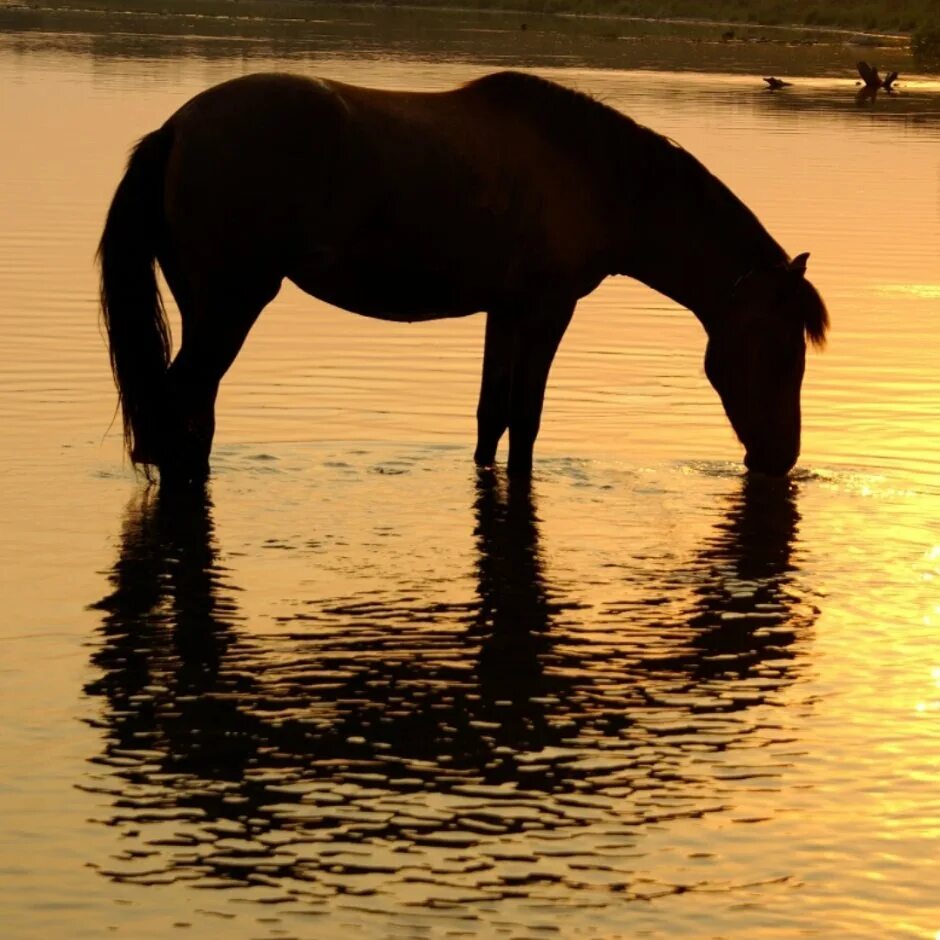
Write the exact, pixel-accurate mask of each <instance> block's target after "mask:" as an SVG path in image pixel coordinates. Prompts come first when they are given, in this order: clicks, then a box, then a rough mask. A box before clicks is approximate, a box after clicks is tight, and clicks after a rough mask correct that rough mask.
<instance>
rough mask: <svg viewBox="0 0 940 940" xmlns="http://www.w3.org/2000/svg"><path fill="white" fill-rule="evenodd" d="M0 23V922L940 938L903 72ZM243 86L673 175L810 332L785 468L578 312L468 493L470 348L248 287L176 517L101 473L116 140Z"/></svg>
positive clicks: (610, 286)
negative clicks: (430, 107)
mask: <svg viewBox="0 0 940 940" xmlns="http://www.w3.org/2000/svg"><path fill="white" fill-rule="evenodd" d="M206 9H208V8H206ZM272 9H273V8H272ZM277 9H278V10H280V9H282V8H280V7H278V8H277ZM0 12H2V13H3V15H4V18H3V20H2V22H3V24H4V29H5V32H3V33H2V34H0V88H2V89H3V91H2V97H0V119H2V126H3V128H4V130H3V141H4V145H3V151H4V160H3V163H2V167H0V187H2V190H0V191H2V194H3V195H2V205H3V211H2V212H0V311H2V313H0V316H2V324H3V330H2V341H0V389H2V394H0V418H2V422H0V427H2V432H0V433H2V435H3V448H2V456H0V472H2V476H3V488H2V496H0V500H2V505H0V514H2V518H3V530H2V533H3V534H2V537H0V584H2V592H3V593H2V596H3V599H4V610H5V613H6V616H5V618H4V620H3V626H2V628H0V643H2V650H3V655H2V660H0V727H2V728H3V729H4V732H3V747H2V749H0V813H2V816H3V822H2V825H0V876H2V877H0V917H2V922H3V924H4V936H8V937H11V938H17V940H18V938H32V937H49V936H68V937H84V936H88V937H97V936H102V935H105V934H109V935H114V934H116V935H119V936H120V935H124V936H128V937H133V938H151V937H153V938H163V937H167V936H172V935H175V934H177V933H178V934H179V935H181V936H193V937H216V936H219V935H221V934H222V933H224V934H225V935H226V936H230V937H246V938H247V937H288V936H292V937H314V936H315V937H340V936H342V937H352V936H362V937H386V936H388V937H458V936H481V937H491V936H492V937H498V936H506V937H526V938H528V937H546V936H563V937H591V938H595V937H605V938H609V937H631V938H632V937H670V938H671V937H688V938H700V937H736V938H737V937H742V938H743V937H748V938H751V937H757V938H775V937H780V938H792V937H794V936H820V937H831V936H845V937H853V938H854V937H879V938H881V937H886V936H890V937H921V938H925V937H930V938H932V937H934V936H935V935H936V933H937V931H938V930H940V902H938V900H937V895H936V890H935V887H934V886H935V884H936V883H937V881H938V877H940V871H938V869H940V861H938V859H940V852H938V837H940V798H938V796H937V794H938V792H940V791H938V782H940V769H938V758H937V754H938V746H940V655H938V651H937V650H938V647H937V637H938V631H940V628H938V621H940V601H938V593H937V584H938V578H940V487H938V484H937V473H936V468H937V466H938V461H940V453H938V447H940V443H938V442H940V425H938V417H937V416H938V414H940V385H938V380H937V377H936V364H935V355H934V351H935V350H936V349H937V348H938V340H940V318H938V316H937V312H938V308H937V305H938V301H940V282H938V275H937V261H936V259H937V257H938V247H940V244H938V242H940V231H938V219H940V199H938V178H940V177H938V161H937V153H938V140H940V82H937V81H936V80H935V79H934V78H933V77H931V76H930V75H926V74H920V75H910V78H909V79H908V81H907V83H906V85H905V86H904V87H903V88H902V92H903V93H902V94H901V95H899V96H897V97H896V98H893V99H887V98H879V100H878V101H876V102H875V103H874V105H873V106H858V105H857V104H856V102H855V87H854V80H853V76H852V64H853V63H854V61H855V59H856V58H858V57H860V55H861V54H860V53H859V50H858V49H853V48H851V47H846V46H845V45H844V40H843V38H842V37H833V38H832V39H831V41H827V42H825V43H823V42H820V43H817V44H816V45H813V46H808V47H803V46H786V45H783V44H782V43H773V44H760V43H755V44H750V43H744V42H742V43H740V44H738V45H739V48H737V49H734V48H731V46H732V45H734V44H728V43H721V42H720V41H718V40H716V39H714V36H713V35H712V33H709V32H708V31H707V29H706V28H704V27H703V28H701V30H702V31H701V32H699V33H695V32H693V33H692V34H690V35H689V36H685V37H681V38H680V39H676V38H675V37H673V38H671V39H670V38H669V37H668V36H664V35H660V34H659V33H658V32H657V30H656V28H654V27H652V26H649V25H647V26H644V27H643V29H645V30H646V31H647V34H646V35H645V36H644V37H643V38H642V40H635V39H632V38H629V37H626V38H625V36H623V35H621V36H619V37H614V38H613V39H611V38H609V36H607V35H606V33H607V32H608V31H609V29H610V27H609V26H608V25H606V24H604V23H603V22H601V21H597V22H594V21H591V22H588V23H576V24H569V25H567V26H565V27H564V28H553V29H549V28H548V27H547V26H544V25H542V24H539V23H535V24H530V28H529V29H528V30H526V31H525V37H524V38H520V36H519V35H518V33H520V32H521V31H520V30H519V29H518V21H513V20H502V19H493V18H483V17H475V16H471V15H464V14H461V15H452V16H444V15H433V14H407V15H405V14H398V15H397V17H396V15H395V14H391V13H388V12H375V13H373V12H370V11H355V16H352V15H349V14H347V19H346V21H345V22H343V21H341V20H338V19H335V18H334V19H329V20H328V21H327V22H326V23H324V24H323V25H317V24H316V23H303V24H299V25H298V24H296V23H295V24H294V25H293V26H292V25H290V21H289V17H287V15H286V14H285V15H284V17H283V19H284V21H285V22H281V23H280V25H271V24H270V23H268V24H264V23H262V24H253V23H250V22H248V21H246V20H244V19H239V18H238V17H233V16H231V14H228V15H227V16H219V15H217V14H213V16H212V17H210V16H209V15H208V14H207V13H206V12H205V10H204V11H203V15H202V16H200V17H194V18H192V19H190V20H186V21H180V20H177V19H173V18H168V19H164V20H160V22H156V21H155V18H153V17H151V18H144V19H141V18H140V17H120V18H118V19H117V20H114V19H110V20H109V19H108V18H103V17H102V16H101V15H100V14H94V13H93V12H90V11H87V10H86V11H84V12H62V11H61V10H59V11H54V10H52V9H48V8H47V9H46V10H45V11H44V12H32V13H31V12H29V11H19V12H17V11H10V10H9V9H7V10H3V11H0ZM294 12H296V10H294ZM409 17H410V19H409ZM285 23H287V25H285ZM105 26H110V27H111V28H109V29H106V28H105ZM115 26H117V27H119V28H114V27H115ZM536 27H537V28H536ZM622 28H623V27H622V26H617V29H618V30H619V29H622ZM638 29H639V28H638ZM641 32H642V30H641ZM713 32H714V31H713ZM525 44H527V45H525ZM864 54H865V56H866V57H868V58H870V59H871V58H875V54H874V52H872V51H871V50H868V51H866V52H865V53H864ZM762 56H763V58H761V57H762ZM892 56H894V57H896V58H895V59H892ZM900 56H901V53H900V52H897V51H894V50H893V49H892V48H891V47H889V48H885V49H882V50H878V58H877V61H878V63H879V65H882V64H883V65H884V67H898V66H897V64H896V63H897V62H898V61H901V63H902V65H903V64H904V62H905V60H903V59H899V58H897V57H900ZM647 59H649V60H656V61H658V62H659V63H660V64H661V65H663V64H665V65H666V66H668V68H662V69H661V70H659V71H651V70H649V69H650V66H652V65H655V64H656V61H647ZM285 60H286V64H287V66H288V67H290V68H292V69H295V70H298V71H303V72H307V73H311V74H322V75H327V76H329V77H334V78H339V79H343V80H349V81H359V82H361V83H365V84H372V85H380V86H385V87H419V88H444V87H449V86H451V85H453V84H455V83H457V82H459V81H463V80H466V79H468V78H470V77H473V76H475V75H479V74H482V73H483V72H484V71H486V70H488V69H489V68H490V67H492V65H494V64H513V65H522V66H529V67H535V68H537V70H538V71H539V73H540V74H544V75H547V76H549V77H553V78H557V79H560V80H563V81H565V82H567V83H569V84H571V85H574V86H575V87H578V88H581V89H583V90H586V91H590V92H592V93H594V94H596V95H598V96H600V97H601V98H603V100H605V101H607V102H609V103H610V104H612V105H614V106H616V107H619V108H621V109H623V110H625V111H627V112H629V113H631V114H632V115H633V116H635V117H636V118H638V119H639V120H641V121H644V122H646V123H649V124H650V125H652V126H654V127H656V128H657V129H658V130H660V131H662V132H663V133H667V134H669V135H670V136H672V137H674V138H675V139H676V140H678V141H680V142H681V143H683V144H684V145H685V146H687V147H688V148H689V149H691V150H692V151H693V152H695V153H696V154H697V155H698V156H699V157H700V158H701V159H703V160H704V161H705V163H706V164H707V165H709V166H710V167H711V168H712V169H713V170H714V171H715V172H717V173H718V174H719V175H720V176H721V177H722V178H724V179H725V180H726V181H727V182H728V183H729V184H730V185H731V186H732V188H733V189H734V190H735V191H736V192H737V193H738V194H739V195H740V196H741V197H742V198H743V199H744V200H745V201H746V202H748V204H749V205H751V206H752V207H753V208H754V209H755V210H756V211H757V212H758V214H759V215H760V216H761V218H762V219H763V220H764V222H765V223H766V224H767V226H768V227H769V229H770V230H771V232H773V233H774V234H775V236H776V237H777V238H778V239H779V240H780V241H781V242H782V244H783V245H784V246H785V247H786V248H787V249H788V250H789V251H790V253H791V254H796V253H798V252H800V251H804V250H809V251H810V252H811V253H812V256H811V259H810V274H811V276H812V278H813V280H814V282H815V283H816V284H817V285H818V287H819V288H820V290H821V291H822V293H823V295H824V296H825V297H826V299H827V301H828V302H829V306H830V310H831V313H832V317H833V322H834V329H833V334H832V340H831V343H830V347H829V349H828V350H827V351H826V352H825V353H823V354H814V355H812V356H811V359H810V362H809V367H808V374H807V380H806V383H805V385H804V413H805V422H804V447H803V457H802V459H801V462H800V465H799V468H798V470H797V471H796V472H795V473H794V474H793V476H792V478H791V480H790V481H788V482H785V483H778V484H764V485H761V484H758V483H753V482H748V481H747V480H745V479H744V478H742V477H741V475H740V470H741V468H740V464H739V462H738V461H739V459H740V452H739V447H738V445H737V444H736V442H735V440H734V438H733V435H732V433H731V431H730V429H729V428H728V426H727V422H726V420H725V418H724V416H723V414H722V411H721V407H720V404H719V403H718V401H717V398H716V397H715V396H714V393H713V392H712V391H711V389H710V388H709V386H708V384H707V382H706V380H705V378H704V376H703V374H702V368H701V355H702V351H703V336H702V333H701V329H700V327H699V326H698V325H697V323H696V322H695V320H694V318H693V317H692V316H691V315H690V314H688V313H687V312H685V311H683V310H681V309H679V308H677V307H676V306H675V305H673V304H671V303H670V302H668V301H666V300H665V299H663V298H661V297H659V296H658V295H655V294H653V293H652V292H650V291H648V290H647V289H645V288H643V287H641V286H639V285H636V284H633V283H631V282H629V281H626V280H611V281H608V282H607V283H605V284H604V285H603V286H602V287H601V288H600V289H599V290H598V291H597V292H596V293H595V294H594V295H592V296H591V297H589V298H587V299H586V300H585V301H583V302H582V304H581V306H580V308H579V311H578V313H577V315H576V317H575V320H574V323H573V325H572V327H571V328H570V330H569V333H568V335H567V336H566V338H565V341H564V344H563V347H562V350H561V352H560V353H559V357H558V359H557V362H556V366H555V369H554V371H553V375H552V378H551V380H550V384H549V395H548V401H547V404H546V413H545V420H544V424H543V431H542V434H541V436H540V440H539V445H538V450H537V469H536V473H535V478H534V480H533V483H532V486H531V488H521V487H519V486H518V485H510V484H509V483H508V482H507V481H506V479H505V478H504V477H503V476H502V475H501V474H500V473H498V472H497V473H495V474H492V475H483V476H480V475H478V474H477V473H476V472H475V471H474V469H473V468H472V465H471V463H470V451H471V448H472V442H473V433H474V421H473V411H474V407H475V396H476V391H477V383H478V371H479V359H480V349H481V344H482V329H481V327H482V323H481V321H480V319H479V318H469V319H467V320H464V321H452V322H444V323H429V324H423V325H413V326H410V327H404V326H401V325H393V324H383V323H378V322H372V321H368V320H365V319H360V318H356V317H352V316H350V315H348V314H344V313H341V312H338V311H335V310H332V309H330V308H328V307H326V306H324V305H322V304H320V303H317V302H316V301H313V300H311V299H309V298H306V297H304V296H301V295H300V294H299V293H298V292H296V291H290V290H285V291H284V293H283V294H282V296H281V297H280V298H279V299H278V300H277V301H276V303H275V304H274V305H273V306H272V307H271V308H270V309H269V310H268V311H266V313H265V315H264V316H263V318H262V320H261V321H260V322H259V324H258V326H257V328H256V329H255V331H254V332H253V334H252V336H251V337H250V339H249V342H248V345H247V346H246V348H245V350H244V351H243V353H242V355H241V356H240V358H239V360H238V362H237V363H236V366H235V367H234V369H233V370H232V372H231V373H230V375H229V377H228V378H227V379H226V383H225V385H224V387H223V393H222V396H221V399H220V403H219V429H218V444H217V450H216V454H215V472H214V476H213V480H212V483H211V487H210V491H209V493H208V495H207V496H206V498H199V497H194V498H192V499H190V500H188V501H184V502H183V503H182V504H181V503H180V502H178V501H170V500H168V498H166V497H161V496H160V494H159V493H157V492H153V491H149V490H147V489H146V487H144V486H143V485H142V484H141V483H140V482H138V481H136V480H135V479H134V478H133V476H132V474H131V473H130V471H129V470H128V469H127V467H126V466H125V464H124V463H123V462H122V457H121V451H120V441H119V435H118V433H117V428H116V427H114V426H111V427H110V428H109V422H110V420H111V417H112V414H113V408H114V396H113V390H112V387H111V383H110V376H109V374H108V370H107V356H106V352H105V349H104V346H103V343H102V340H101V337H100V334H99V331H98V329H97V320H96V308H95V291H96V282H95V272H94V269H93V266H92V256H93V252H94V248H95V243H96V239H97V236H98V233H99V231H100V225H101V222H102V218H103V213H104V210H105V207H106V205H107V201H108V199H109V198H110V195H111V192H112V191H113V187H114V185H115V183H116V180H117V178H118V176H119V174H120V171H121V165H122V162H123V160H124V157H125V154H126V151H127V148H128V146H129V144H130V143H131V142H132V141H133V140H134V139H135V138H136V137H137V136H139V135H140V134H142V133H144V132H146V131H147V130H149V129H151V128H152V127H154V126H155V125H156V124H158V123H159V122H160V121H162V120H163V118H164V117H165V116H166V115H167V114H168V113H169V112H170V111H171V110H172V109H173V108H175V107H176V106H177V105H178V104H179V103H181V102H182V101H184V100H185V99H186V98H188V97H189V96H190V95H192V94H193V93H195V92H196V91H197V90H199V89H200V88H202V87H204V86H205V85H207V84H209V83H211V82H214V81H218V80H221V79H223V78H226V77H229V76H232V75H235V74H240V73H242V72H245V71H253V70H258V69H263V68H272V67H283V66H284V64H285ZM783 61H786V62H788V64H789V70H788V72H787V74H789V75H790V76H794V81H795V82H796V84H795V86H794V88H793V89H791V90H790V91H789V92H787V93H786V94H782V95H781V94H777V95H771V94H766V93H764V92H763V91H762V90H761V87H760V85H761V83H760V81H759V75H760V74H762V73H763V74H770V73H771V72H776V73H782V72H783V69H782V68H781V67H780V63H781V62H783ZM703 68H708V69H711V71H702V69H703ZM909 68H910V63H907V65H906V66H905V67H902V68H901V71H902V77H903V76H904V75H905V74H909ZM755 76H758V77H755Z"/></svg>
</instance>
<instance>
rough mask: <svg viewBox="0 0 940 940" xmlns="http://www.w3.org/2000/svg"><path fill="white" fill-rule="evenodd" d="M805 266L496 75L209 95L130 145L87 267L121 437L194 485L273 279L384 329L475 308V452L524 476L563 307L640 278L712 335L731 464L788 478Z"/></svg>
mask: <svg viewBox="0 0 940 940" xmlns="http://www.w3.org/2000/svg"><path fill="white" fill-rule="evenodd" d="M807 258H808V253H804V254H800V255H798V256H796V257H794V258H791V257H790V256H788V254H787V253H786V252H785V251H784V250H783V248H782V247H781V246H780V245H779V244H778V243H777V242H776V241H774V239H773V238H772V237H771V236H770V234H769V233H768V232H767V231H766V229H765V228H764V227H763V225H762V224H761V223H760V222H759V221H758V219H757V218H756V216H755V215H754V213H753V212H752V211H751V210H750V209H748V208H747V207H746V206H745V205H744V204H743V203H742V202H741V201H740V200H739V199H738V198H737V197H736V196H735V195H734V194H733V193H732V192H731V191H730V189H728V187H727V186H725V185H724V184H723V183H722V182H721V181H719V180H718V179H717V178H716V177H715V176H714V175H712V173H710V172H709V171H708V170H707V169H706V168H705V167H704V166H703V165H702V164H701V163H700V162H699V161H698V160H697V159H696V158H695V157H694V156H692V155H691V154H690V153H689V152H688V151H686V150H685V149H683V148H682V147H681V146H679V145H678V144H676V143H675V142H674V141H672V140H671V139H669V138H667V137H664V136H662V135H660V134H658V133H656V132H655V131H653V130H651V129H649V128H647V127H645V126H643V125H641V124H639V123H637V122H636V121H634V120H632V119H631V118H629V117H627V116H626V115H624V114H621V113H620V112H619V111H617V110H615V109H614V108H612V107H609V106H608V105H605V104H603V103H602V102H600V101H597V100H596V99H594V98H593V97H591V96H589V95H586V94H583V93H580V92H577V91H574V90H572V89H569V88H566V87H564V86H562V85H559V84H556V83H554V82H551V81H548V80H546V79H543V78H540V77H537V76H535V75H532V74H528V73H520V72H514V71H504V72H497V73H495V74H490V75H486V76H483V77H481V78H478V79H476V80H474V81H470V82H468V83H466V84H464V85H462V86H460V87H457V88H454V89H451V90H447V91H438V92H410V91H386V90H377V89H372V88H364V87H358V86H355V85H351V84H345V83H342V82H338V81H332V80H329V81H328V80H324V79H318V78H311V77H305V76H301V75H293V74H284V73H262V74H251V75H246V76H242V77H239V78H235V79H233V80H230V81H226V82H223V83H221V84H218V85H215V86H213V87H211V88H208V89H207V90H205V91H202V92H201V93H199V94H197V95H196V96H195V97H193V98H192V99H191V100H189V101H188V102H187V103H186V104H184V105H183V106H182V107H181V108H180V109H179V110H177V111H176V112H175V113H174V114H173V115H172V116H171V117H170V118H169V119H168V120H167V121H166V122H165V123H164V124H163V125H162V126H161V127H160V128H158V129H157V130H155V131H153V132H152V133H149V134H147V135H146V136H144V137H143V138H142V139H141V140H140V141H139V142H138V143H137V145H136V146H135V147H134V149H133V150H132V152H131V155H130V158H129V161H128V164H127V169H126V172H125V174H124V176H123V178H122V179H121V180H120V183H119V184H118V187H117V190H116V192H115V194H114V197H113V200H112V202H111V205H110V209H109V210H108V213H107V219H106V222H105V225H104V230H103V233H102V235H101V240H100V244H99V247H98V254H97V259H98V263H99V266H100V293H101V310H102V318H103V321H104V324H105V329H106V334H107V340H108V344H109V352H110V361H111V367H112V372H113V375H114V379H115V383H116V386H117V390H118V397H119V403H120V407H121V411H122V416H123V425H124V438H125V445H126V448H127V451H128V454H129V456H130V458H131V461H132V463H133V464H134V465H135V467H136V466H142V467H143V468H144V469H145V471H147V472H148V475H149V474H150V473H152V471H153V469H154V468H156V469H157V470H158V471H159V476H160V478H161V480H163V481H168V480H171V479H173V480H183V481H204V480H205V479H206V478H207V476H208V473H209V456H210V451H211V447H212V438H213V434H214V429H215V401H216V394H217V391H218V387H219V383H220V381H221V380H222V377H223V376H224V375H225V373H226V371H227V370H228V368H229V366H230V365H231V364H232V362H233V360H234V359H235V357H236V355H237V354H238V352H239V350H240V349H241V346H242V344H243V343H244V341H245V339H246V337H247V335H248V332H249V330H250V329H251V327H252V324H253V323H254V322H255V320H256V319H257V317H258V315H259V314H260V313H261V311H262V310H263V308H264V307H265V306H266V305H267V304H268V303H270V302H271V301H272V300H273V299H274V297H275V296H276V295H277V293H278V291H279V289H280V286H281V283H282V281H283V280H284V278H287V279H289V280H290V281H292V282H293V283H294V284H296V285H297V286H298V287H299V288H301V290H303V291H305V292H306V293H308V294H311V295H312V296H314V297H318V298H320V299H321V300H324V301H326V302H328V303H331V304H334V305H336V306H338V307H341V308H344V309H346V310H348V311H351V312H354V313H358V314H361V315H365V316H368V317H375V318H379V319H383V320H392V321H402V322H411V321H417V320H426V319H436V318H445V317H462V316H466V315H469V314H472V313H477V312H485V313H486V328H485V338H484V351H483V369H482V381H481V388H480V396H479V405H478V408H477V415H476V418H477V441H476V449H475V451H474V459H475V461H476V463H477V464H478V465H480V466H484V467H486V466H491V465H492V464H493V463H494V461H495V458H496V451H497V445H498V444H499V441H500V439H501V438H502V436H503V434H504V432H506V431H507V429H508V432H509V454H508V462H507V469H508V471H509V472H510V473H512V474H514V475H523V476H524V475H528V474H530V472H531V469H532V460H533V448H534V445H535V439H536V436H537V434H538V430H539V423H540V420H541V412H542V403H543V397H544V393H545V385H546V381H547V379H548V374H549V369H550V367H551V364H552V360H553V358H554V355H555V352H556V350H557V348H558V344H559V342H560V341H561V339H562V336H563V334H564V332H565V329H566V327H567V326H568V323H569V321H570V320H571V316H572V314H573V312H574V309H575V305H576V303H577V302H578V300H579V299H580V298H581V297H583V296H585V295H586V294H588V293H590V292H591V291H592V290H594V288H596V287H597V285H598V284H599V283H600V282H601V281H602V280H603V279H604V278H606V277H607V276H609V275H627V276H630V277H633V278H635V279H638V280H640V281H642V282H643V283H645V284H647V285H649V286H650V287H652V288H653V289H654V290H656V291H659V292H660V293H662V294H665V295H666V296H668V297H670V298H672V299H673V300H675V301H676V302H677V303H679V304H680V305H682V306H684V307H687V308H688V309H689V310H690V311H692V313H693V314H695V316H696V317H697V318H698V319H699V321H700V322H701V324H702V326H703V327H704V330H705V332H706V335H707V345H706V353H705V373H706V376H707V378H708V379H709V381H710V382H711V384H712V385H713V387H714V388H715V390H716V391H717V393H718V395H719V397H720V399H721V402H722V404H723V406H724V409H725V413H726V415H727V417H728V419H729V421H730V423H731V426H732V428H733V430H734V431H735V433H736V434H737V437H738V438H739V440H740V441H741V443H742V444H743V446H744V449H745V458H744V463H745V465H746V467H747V468H748V469H749V470H752V471H759V472H763V473H767V474H774V475H783V474H786V473H787V472H788V471H789V470H790V469H791V468H792V467H793V465H794V464H795V462H796V460H797V457H798V455H799V450H800V388H801V384H802V378H803V373H804V369H805V355H806V348H807V343H811V344H814V345H817V346H822V345H823V344H824V341H825V337H826V331H827V328H828V314H827V312H826V307H825V304H824V303H823V301H822V299H821V297H820V295H819V293H818V292H817V291H816V289H815V288H814V287H813V286H812V284H811V283H810V282H809V281H808V280H807V278H806V277H805V273H806V261H807ZM157 265H159V268H160V269H161V270H162V272H163V276H164V278H165V281H166V283H167V285H168V287H169V289H170V292H171V293H172V295H173V298H174V299H175V301H176V304H177V306H178V308H179V313H180V318H181V322H182V342H181V344H180V347H179V350H178V352H177V353H176V356H175V358H172V361H171V351H172V350H171V341H170V333H169V326H168V321H167V317H166V313H165V309H164V306H163V300H162V297H161V295H160V290H159V286H158V282H157V270H156V266H157Z"/></svg>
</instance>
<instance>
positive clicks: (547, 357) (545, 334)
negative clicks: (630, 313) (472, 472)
mask: <svg viewBox="0 0 940 940" xmlns="http://www.w3.org/2000/svg"><path fill="white" fill-rule="evenodd" d="M573 313H574V304H573V303H565V304H561V303H557V304H552V305H544V304H543V305H540V306H539V307H537V308H535V309H533V310H532V311H531V312H529V313H528V314H527V315H525V316H524V317H523V318H522V320H521V321H520V323H519V333H518V338H517V340H516V344H515V354H514V359H513V367H512V387H511V392H510V401H509V462H508V470H509V472H510V473H512V474H515V475H528V474H529V473H531V471H532V451H533V449H534V447H535V439H536V437H537V436H538V433H539V425H540V423H541V420H542V403H543V401H544V399H545V384H546V382H547V381H548V373H549V371H550V370H551V367H552V360H553V359H554V358H555V352H556V350H557V349H558V344H559V343H560V342H561V338H562V336H564V335H565V330H566V329H567V328H568V324H569V323H570V322H571V315H572V314H573Z"/></svg>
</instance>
